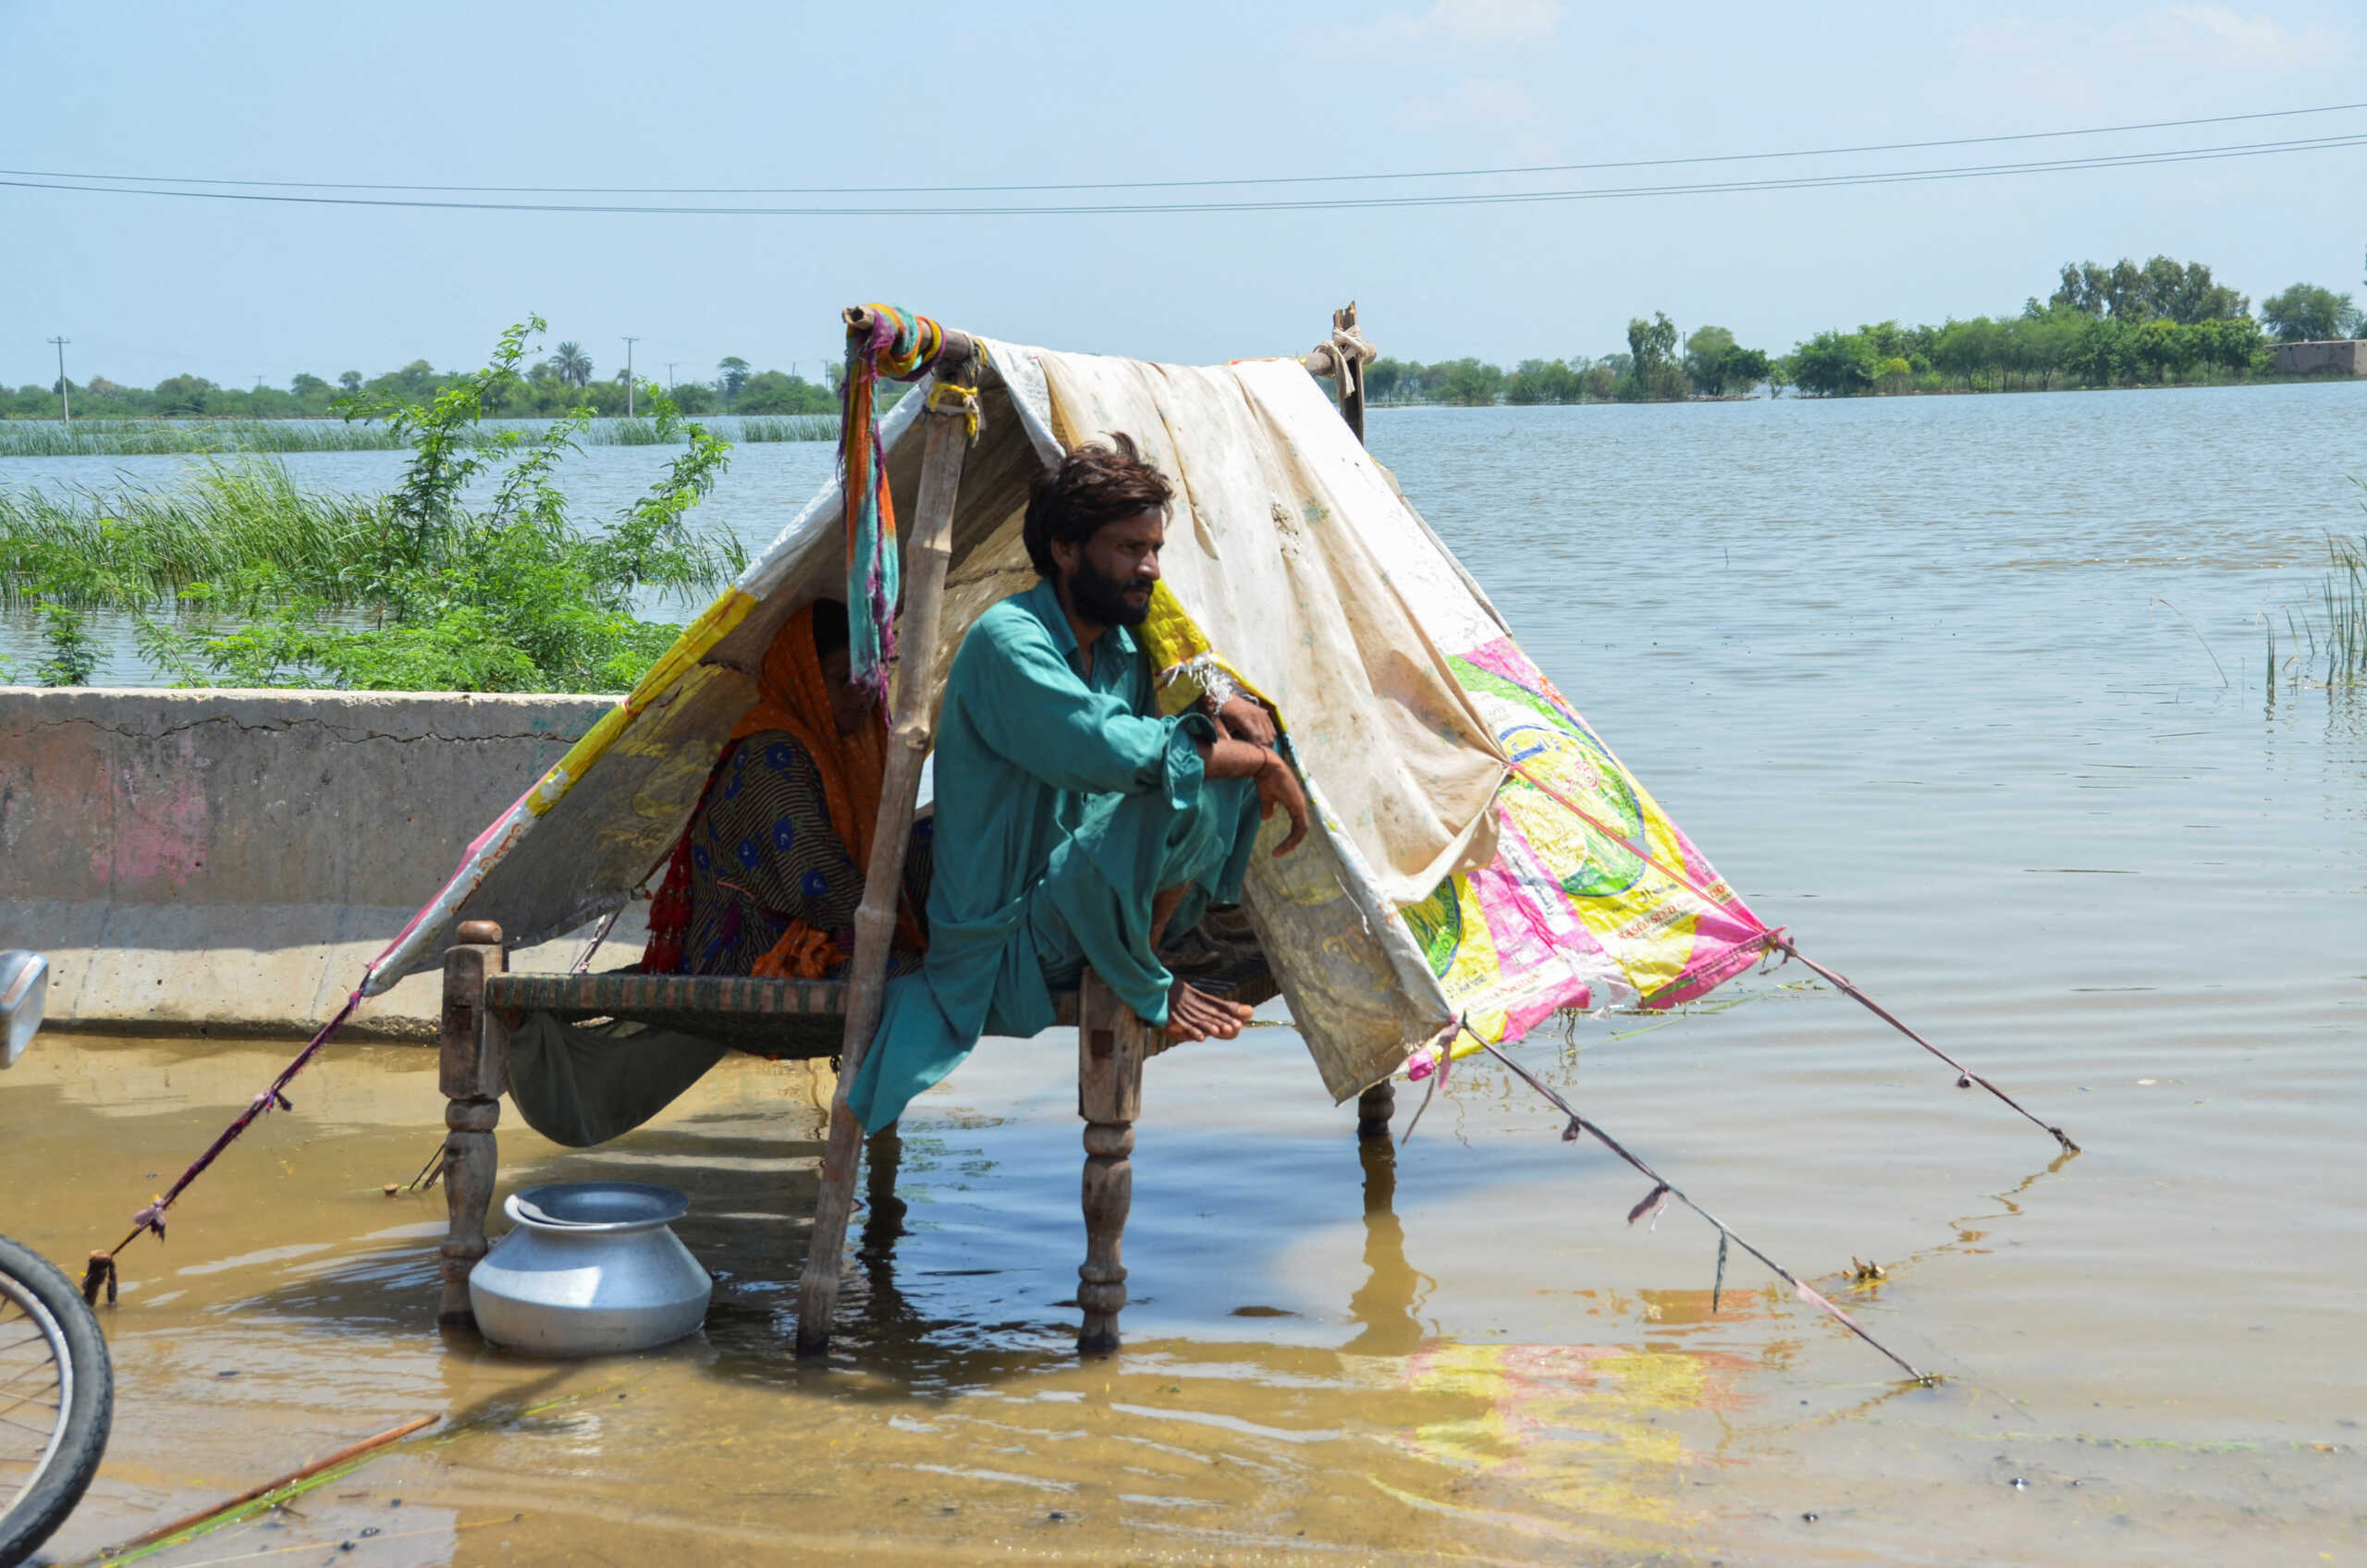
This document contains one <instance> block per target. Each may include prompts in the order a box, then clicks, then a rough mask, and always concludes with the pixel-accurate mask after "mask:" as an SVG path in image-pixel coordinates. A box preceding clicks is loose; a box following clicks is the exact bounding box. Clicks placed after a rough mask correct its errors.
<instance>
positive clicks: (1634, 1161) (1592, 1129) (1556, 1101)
mask: <svg viewBox="0 0 2367 1568" xmlns="http://www.w3.org/2000/svg"><path fill="white" fill-rule="evenodd" d="M1463 1027H1464V1029H1465V1030H1466V1032H1467V1033H1469V1034H1470V1035H1471V1037H1472V1038H1473V1039H1475V1040H1478V1041H1479V1048H1480V1049H1482V1050H1484V1051H1486V1052H1487V1053H1488V1054H1489V1055H1490V1056H1492V1057H1494V1058H1495V1059H1496V1060H1498V1061H1501V1062H1502V1063H1503V1064H1504V1065H1505V1066H1506V1067H1509V1068H1511V1069H1512V1070H1513V1074H1514V1076H1515V1077H1517V1078H1518V1079H1519V1080H1520V1081H1521V1082H1522V1083H1524V1084H1527V1085H1528V1086H1529V1087H1530V1088H1532V1089H1534V1090H1536V1091H1537V1092H1538V1093H1539V1094H1540V1095H1542V1096H1545V1098H1546V1099H1547V1100H1549V1101H1550V1102H1551V1104H1552V1106H1553V1109H1556V1110H1558V1111H1560V1112H1561V1113H1562V1114H1563V1115H1564V1116H1566V1117H1568V1118H1569V1119H1570V1120H1569V1123H1568V1125H1567V1126H1565V1127H1564V1129H1563V1132H1562V1141H1563V1142H1564V1143H1575V1142H1576V1141H1577V1139H1578V1137H1579V1136H1580V1135H1581V1134H1584V1133H1592V1134H1593V1135H1594V1137H1595V1139H1596V1141H1597V1142H1599V1143H1600V1144H1601V1145H1602V1146H1603V1147H1604V1148H1607V1149H1609V1150H1610V1151H1611V1152H1612V1153H1613V1154H1615V1155H1617V1156H1618V1157H1619V1158H1621V1159H1623V1160H1625V1161H1626V1162H1627V1163H1628V1164H1629V1165H1632V1166H1634V1167H1635V1168H1636V1169H1637V1170H1639V1171H1641V1172H1642V1173H1643V1174H1644V1175H1645V1176H1647V1177H1649V1178H1650V1180H1651V1182H1652V1190H1651V1191H1650V1192H1649V1193H1646V1194H1644V1197H1643V1201H1642V1202H1640V1203H1638V1204H1637V1205H1636V1207H1633V1208H1631V1209H1629V1210H1628V1211H1627V1223H1628V1224H1630V1225H1633V1224H1634V1223H1636V1221H1637V1220H1638V1219H1647V1218H1649V1219H1652V1220H1654V1221H1657V1220H1658V1219H1659V1218H1660V1211H1661V1210H1662V1209H1663V1208H1665V1207H1668V1203H1669V1200H1670V1199H1672V1198H1674V1199H1675V1200H1676V1201H1677V1202H1678V1203H1681V1204H1683V1205H1684V1206H1685V1207H1687V1208H1689V1209H1691V1210H1692V1211H1693V1212H1694V1213H1696V1214H1698V1215H1699V1216H1700V1217H1701V1218H1702V1219H1706V1220H1708V1221H1709V1222H1710V1223H1711V1225H1712V1226H1713V1227H1715V1228H1716V1230H1717V1232H1718V1273H1717V1279H1716V1280H1715V1281H1714V1282H1713V1283H1712V1284H1711V1287H1710V1292H1711V1311H1713V1312H1714V1311H1716V1310H1717V1301H1718V1298H1719V1297H1720V1296H1722V1295H1723V1294H1724V1292H1725V1286H1726V1243H1727V1242H1728V1241H1732V1242H1733V1243H1735V1245H1736V1246H1738V1247H1740V1248H1742V1250H1743V1251H1745V1252H1747V1253H1748V1254H1750V1256H1753V1257H1755V1258H1757V1259H1759V1261H1760V1262H1761V1263H1763V1264H1765V1265H1767V1267H1768V1268H1770V1269H1772V1270H1773V1271H1774V1273H1775V1274H1776V1275H1777V1277H1778V1278H1780V1279H1782V1280H1784V1283H1786V1284H1788V1285H1790V1286H1791V1287H1792V1293H1793V1294H1794V1295H1795V1296H1797V1297H1798V1298H1799V1299H1800V1300H1801V1301H1804V1302H1806V1303H1808V1304H1809V1305H1810V1306H1813V1307H1817V1308H1819V1309H1820V1310H1821V1311H1823V1312H1824V1313H1826V1314H1827V1315H1828V1316H1830V1317H1832V1318H1833V1319H1834V1321H1835V1322H1837V1323H1839V1324H1840V1325H1841V1326H1842V1327H1843V1328H1845V1329H1848V1330H1849V1331H1850V1332H1851V1333H1853V1334H1855V1335H1857V1336H1858V1338H1859V1339H1861V1340H1863V1341H1866V1342H1867V1343H1868V1344H1870V1345H1871V1346H1873V1347H1874V1348H1875V1349H1876V1350H1878V1351H1880V1352H1882V1353H1883V1354H1884V1355H1886V1356H1888V1357H1889V1358H1890V1359H1891V1361H1892V1362H1893V1363H1895V1365H1896V1366H1899V1367H1900V1368H1901V1369H1902V1370H1904V1371H1905V1372H1906V1373H1907V1376H1908V1377H1910V1378H1914V1379H1915V1380H1916V1381H1917V1382H1919V1383H1922V1384H1926V1385H1930V1384H1933V1383H1937V1382H1938V1381H1939V1380H1940V1379H1939V1378H1937V1377H1935V1376H1934V1375H1932V1373H1929V1372H1924V1371H1921V1370H1919V1368H1917V1367H1916V1366H1915V1365H1914V1364H1913V1363H1912V1362H1909V1361H1908V1360H1907V1358H1906V1357H1905V1356H1903V1355H1901V1354H1898V1353H1897V1352H1896V1351H1895V1350H1893V1349H1891V1348H1890V1347H1889V1346H1888V1345H1886V1344H1884V1343H1883V1342H1882V1341H1880V1340H1878V1339H1876V1338H1874V1337H1873V1335H1871V1334H1870V1333H1868V1332H1866V1330H1865V1329H1863V1328H1861V1327H1859V1325H1858V1320H1857V1319H1856V1318H1854V1317H1850V1316H1849V1315H1848V1314H1847V1313H1846V1312H1844V1311H1842V1310H1841V1309H1840V1308H1839V1307H1837V1306H1835V1305H1834V1304H1833V1303H1832V1302H1830V1301H1828V1300H1827V1299H1826V1298H1825V1296H1824V1294H1823V1293H1822V1292H1820V1291H1818V1290H1817V1289H1816V1288H1815V1287H1813V1286H1811V1285H1810V1284H1809V1282H1808V1281H1807V1280H1803V1279H1801V1278H1800V1277H1799V1276H1798V1275H1797V1274H1795V1273H1793V1272H1792V1271H1791V1270H1790V1269H1788V1268H1784V1266H1783V1265H1782V1264H1780V1263H1778V1262H1776V1261H1775V1260H1774V1259H1773V1258H1772V1257H1770V1256H1767V1255H1766V1254H1765V1253H1763V1252H1761V1251H1760V1250H1759V1249H1758V1248H1757V1247H1755V1246H1752V1245H1751V1244H1750V1243H1748V1242H1747V1241H1744V1240H1743V1239H1742V1237H1740V1236H1738V1235H1736V1234H1735V1232H1734V1231H1732V1230H1731V1229H1729V1228H1728V1227H1727V1225H1726V1222H1725V1221H1724V1220H1723V1219H1719V1218H1718V1217H1717V1216H1716V1215H1714V1214H1712V1213H1711V1212H1710V1211H1709V1210H1708V1209H1706V1208H1704V1207H1701V1206H1700V1205H1699V1204H1698V1203H1695V1202H1694V1201H1693V1200H1692V1199H1691V1198H1690V1197H1687V1196H1686V1194H1685V1191H1684V1189H1683V1188H1681V1187H1679V1186H1677V1185H1676V1183H1674V1182H1671V1181H1670V1180H1669V1179H1668V1178H1667V1177H1665V1176H1663V1175H1662V1174H1661V1173H1660V1172H1659V1171H1657V1170H1653V1169H1652V1168H1651V1167H1650V1166H1649V1165H1647V1164H1645V1163H1644V1162H1643V1161H1642V1160H1641V1159H1638V1158H1637V1157H1636V1156H1635V1155H1633V1154H1631V1153H1629V1152H1628V1150H1627V1148H1626V1146H1625V1145H1623V1144H1621V1143H1620V1142H1619V1141H1618V1140H1617V1139H1615V1138H1613V1136H1612V1135H1611V1134H1610V1133H1606V1132H1604V1131H1603V1130H1602V1129H1601V1128H1600V1127H1599V1126H1597V1125H1596V1124H1595V1123H1593V1122H1591V1121H1588V1120H1587V1119H1586V1118H1585V1117H1583V1116H1581V1115H1579V1114H1578V1111H1577V1108H1576V1107H1575V1106H1573V1105H1572V1104H1571V1103H1570V1102H1569V1101H1568V1100H1567V1099H1566V1098H1564V1096H1562V1094H1561V1093H1560V1092H1559V1091H1558V1090H1556V1089H1555V1088H1554V1087H1553V1086H1552V1085H1551V1084H1548V1083H1546V1082H1545V1081H1544V1080H1543V1079H1541V1078H1539V1077H1538V1076H1537V1075H1536V1074H1535V1073H1533V1072H1529V1071H1528V1069H1527V1068H1525V1067H1523V1066H1522V1065H1521V1064H1520V1063H1519V1062H1516V1061H1515V1060H1513V1059H1512V1058H1510V1057H1508V1056H1506V1055H1505V1054H1504V1053H1503V1052H1502V1051H1501V1050H1498V1049H1497V1048H1496V1047H1495V1046H1493V1045H1492V1044H1490V1042H1489V1041H1487V1040H1485V1039H1482V1038H1481V1037H1480V1035H1478V1033H1477V1032H1476V1031H1473V1030H1471V1028H1470V1025H1469V1024H1467V1023H1466V1024H1465V1025H1464V1026H1463Z"/></svg>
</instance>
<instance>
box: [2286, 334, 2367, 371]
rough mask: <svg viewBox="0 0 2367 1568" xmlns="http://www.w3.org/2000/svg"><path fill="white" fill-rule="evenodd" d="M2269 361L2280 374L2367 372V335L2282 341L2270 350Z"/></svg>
mask: <svg viewBox="0 0 2367 1568" xmlns="http://www.w3.org/2000/svg"><path fill="white" fill-rule="evenodd" d="M2269 364H2270V368H2271V369H2273V370H2274V371H2275V373H2276V374H2278V375H2367V339H2361V338H2357V337H2349V338H2342V337H2336V338H2333V339H2319V340H2316V341H2313V342H2308V343H2279V344H2277V345H2276V347H2275V349H2272V350H2271V351H2270V354H2269Z"/></svg>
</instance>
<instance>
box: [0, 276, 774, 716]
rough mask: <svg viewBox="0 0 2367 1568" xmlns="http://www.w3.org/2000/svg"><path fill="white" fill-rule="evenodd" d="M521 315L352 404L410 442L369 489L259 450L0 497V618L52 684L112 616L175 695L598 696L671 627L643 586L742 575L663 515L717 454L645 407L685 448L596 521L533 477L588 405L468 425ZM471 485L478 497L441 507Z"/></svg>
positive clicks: (579, 439) (691, 492)
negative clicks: (452, 360)
mask: <svg viewBox="0 0 2367 1568" xmlns="http://www.w3.org/2000/svg"><path fill="white" fill-rule="evenodd" d="M542 327H543V323H542V322H541V320H540V319H539V318H534V319H533V320H530V321H529V322H527V323H525V324H521V325H518V326H515V327H512V328H511V329H510V330H509V332H507V333H505V334H503V336H502V338H501V341H500V343H499V345H498V346H497V349H495V352H494V355H493V360H492V362H491V364H489V365H488V366H486V367H485V368H484V369H483V370H480V371H476V372H472V373H471V374H469V375H467V376H464V377H460V378H459V379H457V380H455V381H454V382H453V383H452V384H450V385H448V386H445V387H443V388H442V389H441V390H439V391H437V392H436V393H435V395H434V396H433V397H432V398H429V399H427V400H424V401H415V400H411V399H409V398H404V397H401V396H399V395H391V394H389V395H382V396H380V397H378V398H374V399H371V400H370V402H369V406H368V410H367V411H368V412H369V413H370V414H371V415H372V416H373V417H374V418H377V419H380V420H383V421H384V428H385V429H386V430H387V431H388V432H389V433H390V434H391V435H393V436H394V437H395V438H396V439H397V441H398V442H399V445H401V446H403V447H408V448H411V451H412V457H411V462H410V463H409V465H408V467H407V468H406V470H405V472H404V475H403V479H402V481H401V483H400V484H398V485H397V486H396V488H395V489H394V490H393V491H392V492H391V493H389V494H388V495H386V496H379V497H365V496H336V495H323V494H320V493H317V492H313V491H310V490H305V489H302V488H300V487H299V486H298V485H297V484H295V483H294V481H293V480H292V479H290V478H289V476H288V472H287V471H286V470H285V469H284V468H282V467H280V466H279V465H278V464H277V463H276V461H273V460H272V459H268V458H256V459H247V460H244V461H241V462H237V463H225V462H213V463H209V464H207V465H205V466H204V467H203V468H202V469H200V470H198V471H197V472H195V473H194V474H193V475H191V476H190V478H189V479H188V480H187V481H186V482H185V483H183V484H178V485H176V486H172V487H169V488H127V489H124V490H121V491H118V492H116V493H112V494H102V493H100V492H97V491H93V490H87V489H85V490H67V491H62V492H31V493H19V494H0V607H4V608H6V610H8V611H10V612H12V613H16V614H19V615H25V614H30V615H32V616H35V617H38V618H39V620H40V623H41V628H42V631H43V639H44V641H45V642H46V643H47V644H48V646H49V648H50V650H51V657H50V658H49V659H48V660H47V661H45V662H44V663H43V665H42V666H41V667H40V668H39V669H38V670H37V671H35V672H34V674H35V675H36V678H37V679H40V680H43V681H44V682H46V683H49V684H53V685H62V684H74V683H79V682H80V681H83V680H88V679H89V676H90V673H91V670H92V668H93V666H94V663H95V653H94V652H93V650H92V643H91V639H90V636H89V633H88V630H87V627H86V624H85V620H84V618H85V616H86V615H87V614H88V612H90V611H92V610H96V609H109V610H117V611H127V612H129V613H130V614H131V615H132V616H133V617H134V618H135V623H136V625H137V627H138V630H139V645H140V652H141V655H142V656H143V657H144V658H145V659H147V661H148V662H149V663H150V664H152V665H153V666H154V667H155V668H158V669H159V670H160V671H162V672H163V673H165V674H166V675H167V676H168V677H170V678H171V679H173V680H176V681H177V682H178V683H181V684H190V685H199V684H204V685H224V684H227V685H241V686H331V687H347V688H358V689H372V690H381V691H399V690H416V691H463V692H520V691H534V692H613V691H621V690H624V689H625V688H626V687H628V686H630V685H631V684H632V681H633V680H636V679H638V678H639V676H640V675H641V673H642V671H643V670H644V669H646V668H648V666H649V665H650V663H651V662H652V661H653V660H655V659H656V656H657V655H659V654H661V653H663V652H664V651H665V649H666V647H667V646H668V643H671V642H672V641H673V639H674V637H675V635H676V634H677V633H678V632H679V631H680V630H681V629H680V628H679V627H677V626H674V625H669V624H664V623H659V622H654V621H645V620H643V619H639V618H638V617H637V615H636V614H635V607H636V605H637V603H638V601H639V599H640V596H641V595H642V594H644V593H645V592H648V591H653V590H655V591H671V592H674V593H678V594H704V593H710V592H713V591H714V590H715V589H717V587H719V586H721V584H722V583H723V582H726V581H728V580H729V579H730V577H731V576H733V575H735V574H736V573H738V572H739V571H740V570H742V569H743V568H744V566H745V564H746V560H745V557H744V554H743V553H742V550H741V549H740V546H739V545H738V544H737V543H736V542H735V541H733V540H731V539H730V537H729V536H728V535H717V534H703V533H697V532H694V531H693V529H692V528H691V527H690V526H689V523H688V521H687V514H688V513H689V512H690V510H691V508H693V507H694V506H695V505H696V504H697V503H698V501H699V499H700V498H701V497H702V496H705V494H706V493H707V491H708V490H709V488H710V487H711V486H712V485H713V484H714V482H715V479H716V476H717V474H719V473H720V472H722V470H723V467H724V465H725V463H726V462H727V461H728V460H729V457H730V443H729V442H727V441H725V440H723V439H722V438H720V437H719V436H717V435H714V434H712V433H711V432H709V431H707V430H705V429H704V428H702V427H701V426H699V425H697V424H694V423H688V422H686V421H685V420H683V418H682V417H681V412H680V410H677V409H676V408H675V407H674V406H673V405H672V403H671V402H670V401H668V400H667V399H666V398H664V395H663V394H662V393H661V394H657V395H656V414H655V417H654V418H653V419H651V420H650V421H648V422H647V423H648V424H649V425H650V427H651V429H652V430H653V432H655V433H656V439H658V440H662V441H666V442H684V443H687V447H688V449H687V450H686V451H685V452H683V454H682V455H681V456H680V457H677V458H676V459H673V461H672V463H671V464H670V465H669V466H668V472H667V474H666V476H665V477H664V478H663V479H662V480H660V481H659V482H658V483H657V484H655V485H653V486H652V487H651V488H650V490H649V491H648V493H647V494H646V495H644V496H642V497H640V498H639V499H638V500H636V501H634V502H633V503H632V505H631V506H630V507H628V508H625V509H624V511H623V512H622V513H621V514H620V515H619V517H617V518H616V519H615V520H614V521H611V522H610V523H609V524H607V526H606V527H605V528H602V529H600V530H598V531H586V530H583V529H581V528H579V527H578V526H576V525H575V524H574V523H573V522H572V521H570V519H569V518H568V516H567V515H566V509H565V503H564V501H563V499H562V497H561V496H560V495H559V492H558V489H557V488H556V486H555V484H554V476H555V474H556V472H557V471H558V467H559V465H560V464H562V463H563V462H564V461H565V459H566V458H567V457H568V455H569V454H570V453H572V452H575V451H577V450H578V449H579V447H580V446H581V445H582V444H583V440H584V439H585V435H586V426H587V425H588V423H589V422H590V419H591V412H590V410H589V409H585V408H579V409H577V410H572V411H571V412H570V413H569V414H567V415H565V416H564V417H562V418H559V419H558V420H555V421H552V422H549V423H542V424H536V425H533V426H532V427H528V428H521V427H520V426H519V425H517V424H516V423H510V424H508V425H506V426H503V425H496V426H493V427H490V428H488V425H487V422H486V420H485V417H484V416H485V413H486V411H487V410H488V408H490V407H493V406H497V404H498V402H499V400H500V398H501V395H502V394H503V393H504V392H505V391H507V390H509V389H511V388H512V387H514V386H515V384H516V383H517V382H518V380H519V379H520V377H521V370H520V364H521V361H522V359H523V358H524V354H525V349H526V344H527V341H528V339H529V337H531V336H532V335H533V333H536V332H539V331H541V330H542ZM472 484H475V485H477V486H478V488H479V489H480V490H481V491H482V490H484V489H486V488H489V490H490V495H489V496H484V497H483V498H482V500H481V502H480V504H476V505H471V504H468V503H467V502H466V501H465V500H464V497H465V496H467V495H468V493H469V491H470V489H471V487H472Z"/></svg>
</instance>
